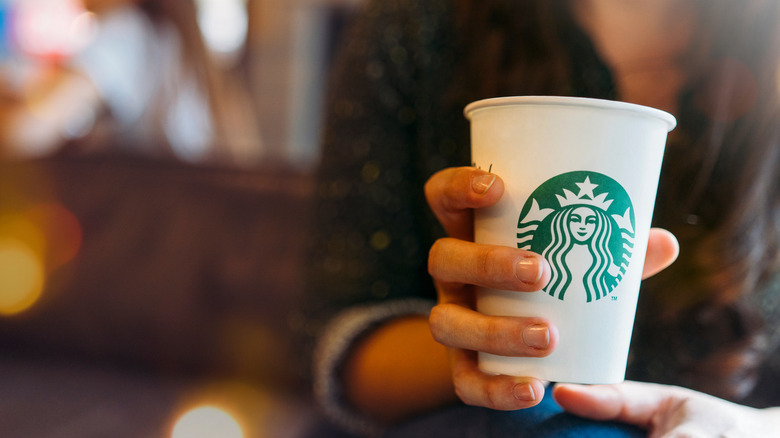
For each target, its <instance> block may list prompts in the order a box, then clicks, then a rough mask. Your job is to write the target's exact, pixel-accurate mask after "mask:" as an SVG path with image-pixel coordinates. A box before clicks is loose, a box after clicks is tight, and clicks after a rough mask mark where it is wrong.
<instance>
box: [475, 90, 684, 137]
mask: <svg viewBox="0 0 780 438" xmlns="http://www.w3.org/2000/svg"><path fill="white" fill-rule="evenodd" d="M512 105H563V106H580V107H590V108H598V109H609V110H619V111H628V112H633V113H639V114H642V115H645V116H650V117H656V118H658V119H661V120H662V121H664V122H665V123H666V125H667V130H668V131H671V130H672V129H674V128H675V126H677V119H676V118H675V117H674V116H673V115H671V114H669V113H668V112H666V111H663V110H660V109H657V108H652V107H649V106H644V105H639V104H635V103H628V102H621V101H617V100H606V99H595V98H590V97H569V96H507V97H492V98H489V99H482V100H478V101H475V102H471V103H470V104H468V105H466V107H465V108H464V109H463V115H465V116H466V118H467V119H469V120H471V115H472V114H473V113H474V112H475V111H478V110H481V109H486V108H490V107H497V106H512Z"/></svg>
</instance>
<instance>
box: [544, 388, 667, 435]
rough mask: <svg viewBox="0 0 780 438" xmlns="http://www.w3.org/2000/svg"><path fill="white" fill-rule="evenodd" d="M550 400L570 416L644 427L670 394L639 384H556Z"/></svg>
mask: <svg viewBox="0 0 780 438" xmlns="http://www.w3.org/2000/svg"><path fill="white" fill-rule="evenodd" d="M553 397H554V398H555V401H556V402H558V404H559V405H561V407H562V408H563V409H564V410H566V411H568V412H570V413H572V414H574V415H578V416H581V417H585V418H590V419H593V420H609V421H620V422H623V423H628V424H634V425H636V426H640V427H644V428H647V427H648V426H650V422H651V420H652V419H653V416H654V415H655V414H656V412H658V411H659V410H661V409H663V406H665V405H666V402H667V401H668V400H669V399H670V398H672V397H673V393H672V390H671V387H668V386H663V385H654V384H650V383H639V382H623V383H620V384H617V385H593V386H585V385H573V384H559V385H556V386H555V388H554V389H553Z"/></svg>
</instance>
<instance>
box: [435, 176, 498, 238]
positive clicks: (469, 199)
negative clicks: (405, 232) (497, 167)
mask: <svg viewBox="0 0 780 438" xmlns="http://www.w3.org/2000/svg"><path fill="white" fill-rule="evenodd" d="M503 193H504V182H503V181H502V180H501V178H498V177H497V176H496V175H494V174H492V173H488V172H485V171H484V170H480V169H475V168H473V167H457V168H449V169H444V170H442V171H440V172H437V173H436V174H434V175H433V176H432V177H431V178H430V179H429V180H428V182H427V183H426V184H425V198H426V199H427V200H428V205H429V206H430V207H431V210H433V213H434V214H435V215H436V218H437V219H438V220H439V222H440V223H441V224H442V226H443V227H444V229H445V230H446V231H447V234H449V235H450V236H452V237H456V238H458V239H463V240H473V239H472V237H473V233H474V231H473V228H472V227H473V222H472V214H473V212H472V209H474V208H480V207H487V206H489V205H493V204H495V203H496V202H498V200H499V199H500V198H501V195H502V194H503Z"/></svg>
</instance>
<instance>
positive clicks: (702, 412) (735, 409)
mask: <svg viewBox="0 0 780 438" xmlns="http://www.w3.org/2000/svg"><path fill="white" fill-rule="evenodd" d="M553 396H554V397H555V400H556V401H557V402H558V404H560V405H561V406H562V407H563V408H564V409H565V410H567V411H569V412H571V413H572V414H575V415H579V416H582V417H586V418H591V419H594V420H604V421H620V422H624V423H629V424H634V425H637V426H640V427H643V428H645V429H647V430H648V434H649V436H650V437H651V438H653V437H670V438H671V437H688V438H695V437H714V436H728V437H768V436H776V434H777V431H778V430H779V429H780V411H778V410H777V408H773V409H754V408H750V407H747V406H742V405H738V404H735V403H731V402H728V401H725V400H722V399H719V398H716V397H712V396H710V395H706V394H703V393H700V392H696V391H692V390H690V389H685V388H680V387H676V386H668V385H657V384H651V383H639V382H623V383H620V384H617V385H594V386H584V385H571V384H560V385H557V386H556V387H555V389H554V390H553Z"/></svg>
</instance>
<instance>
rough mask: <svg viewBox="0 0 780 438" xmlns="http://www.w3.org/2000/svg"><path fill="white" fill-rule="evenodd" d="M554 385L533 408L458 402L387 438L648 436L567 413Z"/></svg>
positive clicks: (386, 436) (388, 432) (639, 430)
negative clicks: (496, 408) (507, 408)
mask: <svg viewBox="0 0 780 438" xmlns="http://www.w3.org/2000/svg"><path fill="white" fill-rule="evenodd" d="M551 393H552V391H551V390H550V388H548V390H547V391H546V393H545V397H544V399H543V400H542V402H541V403H539V404H538V405H536V406H534V407H533V408H530V409H523V410H519V411H511V412H503V411H494V410H491V409H486V408H477V407H473V406H465V405H458V406H453V407H451V408H448V409H445V410H441V411H437V412H435V413H433V414H430V415H426V416H422V417H418V418H416V419H413V420H411V421H408V422H406V423H404V424H401V425H399V426H396V427H394V428H393V429H391V430H389V431H387V432H386V433H385V434H384V438H415V437H426V438H428V437H447V438H472V437H473V438H492V437H512V438H525V437H528V438H531V437H533V438H644V437H646V436H647V433H646V432H645V431H644V430H642V429H640V428H638V427H635V426H630V425H626V424H619V423H612V422H602V421H592V420H586V419H584V418H580V417H577V416H575V415H571V414H568V413H565V412H563V410H562V409H561V408H560V406H558V405H557V404H556V403H555V401H554V400H553V398H552V395H551Z"/></svg>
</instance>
